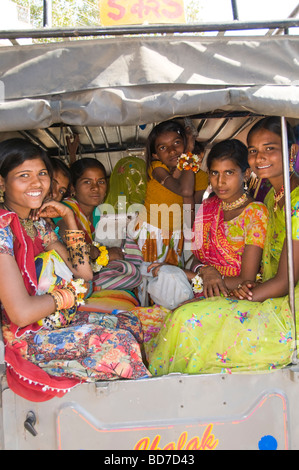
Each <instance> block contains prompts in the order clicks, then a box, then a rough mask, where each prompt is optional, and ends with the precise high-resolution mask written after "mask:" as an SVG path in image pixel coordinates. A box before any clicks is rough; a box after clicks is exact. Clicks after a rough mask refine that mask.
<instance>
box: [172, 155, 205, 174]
mask: <svg viewBox="0 0 299 470" xmlns="http://www.w3.org/2000/svg"><path fill="white" fill-rule="evenodd" d="M200 167H201V161H200V159H199V156H198V155H195V154H193V153H191V152H188V153H182V155H181V156H180V157H179V158H178V163H177V168H178V169H179V170H180V171H182V170H192V171H193V172H194V173H197V172H198V171H199V170H200Z"/></svg>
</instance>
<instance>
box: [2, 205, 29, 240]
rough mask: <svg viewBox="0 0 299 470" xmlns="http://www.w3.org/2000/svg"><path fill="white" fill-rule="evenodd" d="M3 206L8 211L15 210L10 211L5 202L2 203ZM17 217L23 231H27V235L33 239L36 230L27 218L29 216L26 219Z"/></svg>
mask: <svg viewBox="0 0 299 470" xmlns="http://www.w3.org/2000/svg"><path fill="white" fill-rule="evenodd" d="M3 208H4V209H6V210H8V211H10V212H15V211H12V210H11V209H10V208H9V207H7V205H6V204H3ZM18 219H19V221H20V224H21V225H22V227H24V229H25V232H26V233H27V235H28V236H29V237H30V238H31V239H32V240H34V239H35V237H36V230H35V226H34V223H33V220H32V219H29V218H28V219H21V217H19V216H18Z"/></svg>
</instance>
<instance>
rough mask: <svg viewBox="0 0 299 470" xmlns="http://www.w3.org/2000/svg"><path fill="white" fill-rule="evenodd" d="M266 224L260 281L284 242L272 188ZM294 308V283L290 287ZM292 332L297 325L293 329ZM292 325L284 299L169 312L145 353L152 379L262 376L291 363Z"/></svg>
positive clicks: (298, 294) (211, 303)
mask: <svg viewBox="0 0 299 470" xmlns="http://www.w3.org/2000/svg"><path fill="white" fill-rule="evenodd" d="M265 202H266V204H267V206H268V209H269V223H268V230H267V238H266V244H265V248H264V252H263V280H267V279H270V278H272V277H273V276H274V275H275V273H276V272H277V268H278V263H279V258H280V254H281V251H282V247H283V243H284V239H285V217H284V215H285V214H284V209H279V208H278V210H277V211H276V212H274V210H273V207H274V198H273V190H271V191H270V192H269V194H268V195H267V198H266V201H265ZM291 207H292V237H293V239H294V240H299V188H296V189H295V190H294V191H293V192H292V194H291ZM295 305H296V306H297V308H298V309H299V307H298V306H299V283H298V284H297V285H296V287H295ZM297 331H298V327H297ZM293 349H294V321H293V317H292V312H291V309H290V306H289V299H288V296H285V297H279V298H271V299H267V300H265V301H264V302H251V301H247V300H234V299H229V298H223V297H216V298H215V297H214V298H209V299H205V300H200V301H197V302H192V303H189V304H185V305H183V306H181V307H179V308H178V309H177V310H175V311H174V312H173V313H170V314H169V315H168V316H167V317H166V319H165V321H164V324H163V327H162V328H161V330H160V332H159V334H158V335H157V337H156V338H155V341H154V342H153V343H152V344H151V350H150V351H149V353H148V358H149V370H150V371H151V373H152V374H153V375H154V376H155V375H163V374H168V373H171V372H181V373H189V374H206V373H241V372H247V373H248V372H265V371H272V370H274V369H278V368H282V367H284V366H286V365H288V364H290V363H291V360H292V354H293Z"/></svg>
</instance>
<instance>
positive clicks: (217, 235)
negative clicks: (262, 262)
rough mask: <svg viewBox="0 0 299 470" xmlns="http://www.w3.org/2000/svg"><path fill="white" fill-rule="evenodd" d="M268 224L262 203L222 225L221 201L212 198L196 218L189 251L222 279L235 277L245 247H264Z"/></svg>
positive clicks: (250, 207) (239, 267)
mask: <svg viewBox="0 0 299 470" xmlns="http://www.w3.org/2000/svg"><path fill="white" fill-rule="evenodd" d="M267 222H268V210H267V207H266V206H265V205H264V204H262V203H261V202H251V203H250V204H248V205H247V206H246V207H245V208H244V210H243V211H242V212H241V214H239V216H238V217H235V218H234V219H232V220H229V221H224V216H223V210H222V207H221V200H220V199H219V198H218V197H217V196H213V197H211V198H209V199H206V200H205V201H204V202H203V204H202V205H201V207H200V208H199V210H198V212H197V214H196V218H195V222H194V225H193V235H194V242H193V246H192V251H193V253H194V255H195V256H196V258H197V259H198V260H199V261H200V262H201V263H202V264H207V265H211V266H214V267H215V268H216V269H217V270H218V271H219V272H220V273H221V274H223V275H224V276H238V275H239V274H240V271H241V262H242V255H243V252H244V249H245V245H256V246H259V247H260V248H263V247H264V243H265V237H266V231H267Z"/></svg>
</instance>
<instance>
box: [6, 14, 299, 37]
mask: <svg viewBox="0 0 299 470" xmlns="http://www.w3.org/2000/svg"><path fill="white" fill-rule="evenodd" d="M294 27H299V19H298V18H290V19H286V20H274V21H253V22H246V21H245V22H242V21H233V22H227V23H196V24H194V23H193V24H171V25H146V26H144V25H143V26H124V27H121V26H119V27H111V26H110V27H105V28H94V27H83V28H60V29H49V28H47V29H19V30H10V31H7V30H2V31H0V39H16V38H32V39H36V38H54V37H60V38H65V37H80V36H81V37H82V36H85V37H88V36H111V37H115V36H124V35H135V34H137V35H144V34H163V35H164V34H175V33H181V34H183V33H202V32H207V31H243V30H248V29H252V30H253V29H277V28H279V29H286V28H294Z"/></svg>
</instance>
